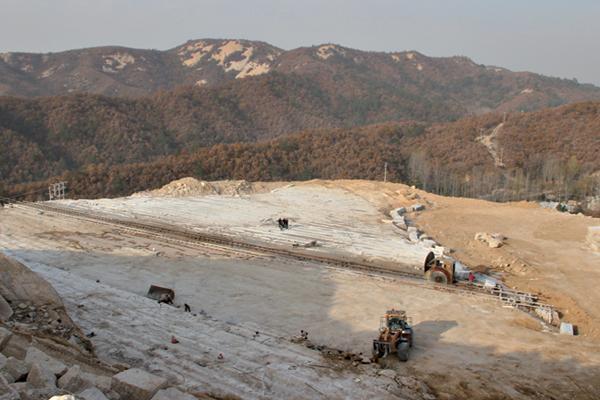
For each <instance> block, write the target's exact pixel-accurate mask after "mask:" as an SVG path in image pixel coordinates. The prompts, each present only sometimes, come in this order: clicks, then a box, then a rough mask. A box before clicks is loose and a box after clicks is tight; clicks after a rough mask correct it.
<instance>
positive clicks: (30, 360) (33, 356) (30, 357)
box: [25, 347, 67, 376]
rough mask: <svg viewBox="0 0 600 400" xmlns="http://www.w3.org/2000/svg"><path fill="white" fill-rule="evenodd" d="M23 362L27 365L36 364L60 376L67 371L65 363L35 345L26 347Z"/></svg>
mask: <svg viewBox="0 0 600 400" xmlns="http://www.w3.org/2000/svg"><path fill="white" fill-rule="evenodd" d="M25 363H27V365H29V366H31V365H33V364H38V365H39V366H40V367H42V368H44V369H45V370H47V371H51V372H52V373H53V374H54V375H56V376H61V375H63V374H64V373H65V372H67V366H66V365H65V364H63V363H62V362H61V361H59V360H57V359H55V358H53V357H50V356H49V355H47V354H46V353H44V352H43V351H41V350H39V349H36V348H35V347H29V348H28V349H27V354H26V355H25Z"/></svg>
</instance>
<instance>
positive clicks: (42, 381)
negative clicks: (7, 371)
mask: <svg viewBox="0 0 600 400" xmlns="http://www.w3.org/2000/svg"><path fill="white" fill-rule="evenodd" d="M27 383H29V384H30V385H31V387H33V388H36V389H46V388H56V376H55V375H54V374H53V373H52V371H50V370H47V369H46V368H44V367H41V366H39V365H38V364H33V365H32V366H31V370H30V371H29V374H28V375H27Z"/></svg>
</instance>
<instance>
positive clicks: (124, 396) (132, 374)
mask: <svg viewBox="0 0 600 400" xmlns="http://www.w3.org/2000/svg"><path fill="white" fill-rule="evenodd" d="M166 386H167V380H166V379H165V378H162V377H160V376H156V375H153V374H150V373H148V372H146V371H143V370H141V369H138V368H132V369H128V370H126V371H123V372H120V373H118V374H116V375H115V376H113V377H112V390H114V391H115V392H117V393H119V394H120V395H121V400H150V399H151V398H152V396H154V395H155V394H156V392H158V391H159V390H160V389H163V388H165V387H166Z"/></svg>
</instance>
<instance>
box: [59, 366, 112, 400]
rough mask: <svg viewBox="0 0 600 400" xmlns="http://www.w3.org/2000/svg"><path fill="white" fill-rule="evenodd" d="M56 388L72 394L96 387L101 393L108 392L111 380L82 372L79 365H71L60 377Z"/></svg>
mask: <svg viewBox="0 0 600 400" xmlns="http://www.w3.org/2000/svg"><path fill="white" fill-rule="evenodd" d="M58 387H59V388H61V389H64V390H67V391H69V392H73V393H76V392H80V391H82V390H85V389H88V388H91V387H96V388H98V389H100V390H102V391H103V392H108V391H110V387H111V378H110V377H108V376H102V375H94V374H90V373H87V372H83V371H82V370H81V367H80V366H79V365H73V366H72V367H71V368H69V369H68V370H67V372H66V373H65V374H64V375H63V376H61V377H60V379H59V380H58Z"/></svg>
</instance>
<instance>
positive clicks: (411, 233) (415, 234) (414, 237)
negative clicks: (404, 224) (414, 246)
mask: <svg viewBox="0 0 600 400" xmlns="http://www.w3.org/2000/svg"><path fill="white" fill-rule="evenodd" d="M406 232H407V233H408V239H409V240H410V241H411V242H418V241H419V236H420V235H421V233H420V232H419V230H418V229H417V228H415V227H414V226H409V227H408V229H407V230H406Z"/></svg>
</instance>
